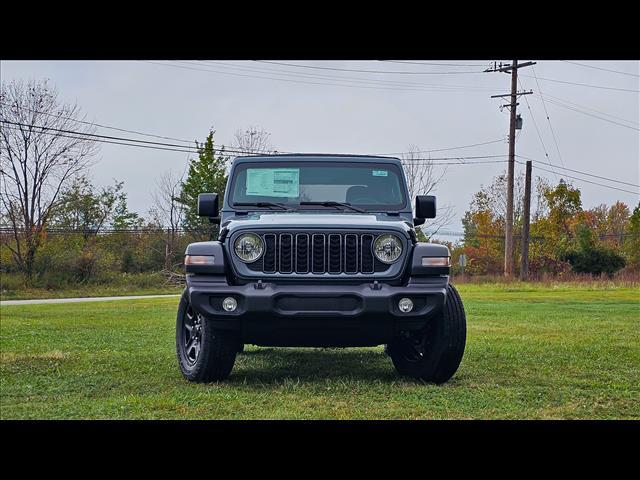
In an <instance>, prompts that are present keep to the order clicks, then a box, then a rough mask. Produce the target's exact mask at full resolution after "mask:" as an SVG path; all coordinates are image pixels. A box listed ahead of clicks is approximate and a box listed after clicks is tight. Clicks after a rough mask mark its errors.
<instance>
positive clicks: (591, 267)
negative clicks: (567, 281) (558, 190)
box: [563, 225, 625, 277]
mask: <svg viewBox="0 0 640 480" xmlns="http://www.w3.org/2000/svg"><path fill="white" fill-rule="evenodd" d="M576 238H577V244H578V245H577V248H575V249H572V250H569V251H568V252H566V253H564V254H563V258H564V259H565V260H566V261H568V262H569V263H570V264H571V268H572V269H573V270H574V271H575V272H578V273H590V274H591V275H593V276H597V275H600V274H602V273H606V274H607V275H608V276H609V277H611V276H612V275H613V274H614V273H615V272H617V271H618V270H620V269H621V268H623V267H624V265H625V261H624V258H623V257H622V256H620V255H618V254H617V253H616V252H615V251H614V250H613V249H611V248H609V247H607V246H605V245H602V244H600V243H598V241H597V240H596V239H595V237H594V234H593V231H592V230H591V229H590V228H589V227H588V226H586V225H579V226H578V228H577V235H576Z"/></svg>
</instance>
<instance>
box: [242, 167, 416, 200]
mask: <svg viewBox="0 0 640 480" xmlns="http://www.w3.org/2000/svg"><path fill="white" fill-rule="evenodd" d="M404 192H405V190H404V183H403V181H402V177H401V172H400V169H399V168H398V166H397V165H394V164H389V163H334V162H324V163H323V162H300V163H295V162H269V163H267V162H259V163H257V162H256V163H242V164H241V165H239V166H238V167H237V168H236V169H235V175H234V178H233V179H232V185H231V188H230V198H229V203H230V204H231V205H232V206H233V205H234V204H245V205H244V206H243V207H242V208H244V209H246V204H247V203H260V204H261V205H259V207H260V208H269V207H268V205H267V204H268V203H280V204H283V205H286V206H287V207H290V208H295V209H300V210H302V209H329V208H331V209H335V208H336V205H330V204H326V202H329V203H330V202H340V203H347V204H349V205H353V206H356V207H359V208H361V209H364V210H368V211H389V210H400V209H402V208H404V207H405V205H406V198H405V193H404ZM307 202H313V203H315V202H318V205H308V204H304V205H300V204H301V203H307ZM320 203H325V205H320ZM256 206H258V205H256ZM235 207H236V208H238V207H240V205H235ZM338 207H339V206H338Z"/></svg>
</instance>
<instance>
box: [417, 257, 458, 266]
mask: <svg viewBox="0 0 640 480" xmlns="http://www.w3.org/2000/svg"><path fill="white" fill-rule="evenodd" d="M422 266H423V267H450V266H451V258H450V257H422Z"/></svg>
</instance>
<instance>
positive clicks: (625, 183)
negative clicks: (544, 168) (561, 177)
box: [516, 155, 640, 188]
mask: <svg viewBox="0 0 640 480" xmlns="http://www.w3.org/2000/svg"><path fill="white" fill-rule="evenodd" d="M516 157H520V158H524V159H525V160H531V161H532V162H534V163H539V162H538V160H534V159H533V158H530V157H525V156H524V155H516ZM564 170H568V171H569V172H574V173H579V174H581V175H587V176H588V177H594V178H599V179H601V180H607V181H609V182H615V183H621V184H623V185H629V186H630V187H638V188H640V185H637V184H635V183H629V182H624V181H622V180H616V179H615V178H610V177H603V176H601V175H596V174H595V173H587V172H583V171H581V170H573V169H571V168H564Z"/></svg>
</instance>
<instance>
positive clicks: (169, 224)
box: [151, 171, 185, 270]
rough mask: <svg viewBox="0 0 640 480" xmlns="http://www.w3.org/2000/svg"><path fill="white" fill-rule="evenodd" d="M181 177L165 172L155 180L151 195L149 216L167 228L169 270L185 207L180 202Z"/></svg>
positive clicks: (166, 245)
mask: <svg viewBox="0 0 640 480" xmlns="http://www.w3.org/2000/svg"><path fill="white" fill-rule="evenodd" d="M183 178H184V177H183V176H180V177H177V176H175V175H174V174H173V173H172V172H171V171H168V172H165V173H163V174H162V175H160V177H158V179H157V180H156V190H155V192H154V193H153V194H152V197H153V203H154V206H153V207H152V209H151V214H152V216H153V217H154V219H155V221H156V223H157V224H158V225H160V226H162V227H166V228H167V236H166V241H165V252H164V255H165V268H166V269H167V270H169V269H171V267H172V264H173V254H174V248H175V242H176V236H177V235H178V232H179V229H180V226H181V223H182V217H183V215H184V210H185V205H184V204H183V203H181V202H180V198H179V197H180V188H181V185H182V180H183Z"/></svg>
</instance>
